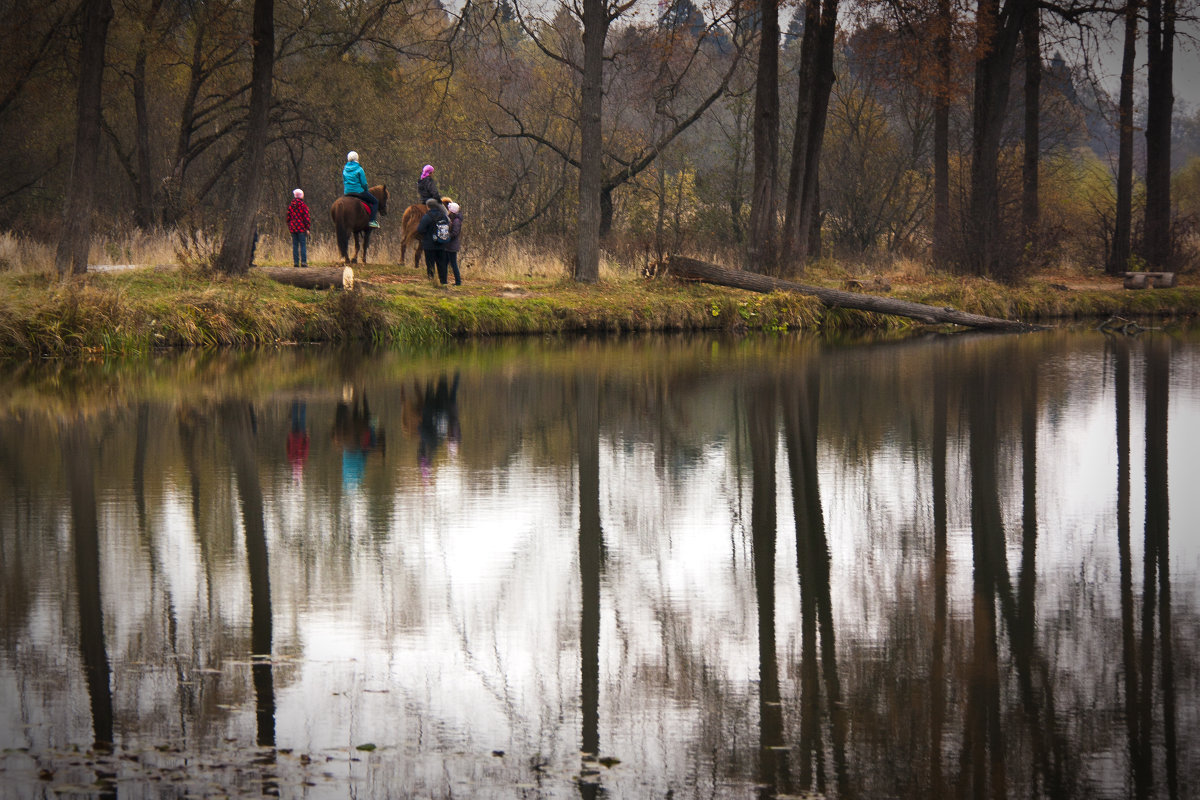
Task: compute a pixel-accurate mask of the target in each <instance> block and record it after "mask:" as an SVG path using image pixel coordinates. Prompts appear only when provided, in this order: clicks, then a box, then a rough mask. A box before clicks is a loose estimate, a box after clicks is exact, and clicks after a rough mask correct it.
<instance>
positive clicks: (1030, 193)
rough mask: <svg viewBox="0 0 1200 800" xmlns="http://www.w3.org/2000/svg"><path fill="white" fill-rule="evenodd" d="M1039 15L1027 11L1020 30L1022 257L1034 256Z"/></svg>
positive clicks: (1036, 190) (1035, 235)
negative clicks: (1022, 61) (1022, 78)
mask: <svg viewBox="0 0 1200 800" xmlns="http://www.w3.org/2000/svg"><path fill="white" fill-rule="evenodd" d="M1041 25H1042V20H1041V15H1040V13H1039V12H1038V9H1037V7H1036V6H1035V7H1033V8H1032V9H1030V10H1029V12H1028V13H1027V14H1026V17H1025V25H1024V27H1023V30H1022V43H1023V44H1024V46H1025V153H1024V156H1025V157H1024V161H1023V163H1022V165H1021V195H1022V196H1021V228H1022V231H1023V232H1024V234H1025V257H1026V258H1027V259H1028V258H1030V257H1034V256H1036V254H1037V248H1038V222H1039V219H1040V216H1041V214H1040V212H1039V208H1038V168H1039V161H1040V159H1039V155H1040V153H1039V142H1038V139H1039V136H1038V134H1039V128H1040V119H1039V116H1040V111H1041V108H1040V105H1041V97H1042V40H1041Z"/></svg>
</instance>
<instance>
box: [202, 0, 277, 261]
mask: <svg viewBox="0 0 1200 800" xmlns="http://www.w3.org/2000/svg"><path fill="white" fill-rule="evenodd" d="M253 29H254V30H253V33H254V60H253V69H252V71H251V76H250V115H249V119H248V124H247V132H246V147H245V152H246V157H245V160H244V161H243V162H242V164H241V173H242V180H241V181H240V183H239V184H238V188H239V189H240V191H239V192H238V197H237V200H236V202H235V203H234V206H233V214H232V215H231V216H230V218H229V223H228V226H227V228H226V233H225V241H224V242H223V243H222V244H221V252H220V253H219V254H218V255H217V263H216V268H217V270H219V271H220V272H223V273H225V274H227V275H244V274H245V273H246V271H247V270H248V269H250V259H251V248H252V247H253V246H254V233H255V223H254V217H255V215H256V214H257V212H258V201H259V192H260V190H261V188H262V173H263V160H264V154H265V152H266V149H267V121H268V120H267V116H268V112H269V111H270V109H271V76H272V72H273V69H274V65H275V0H254V23H253Z"/></svg>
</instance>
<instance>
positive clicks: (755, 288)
mask: <svg viewBox="0 0 1200 800" xmlns="http://www.w3.org/2000/svg"><path fill="white" fill-rule="evenodd" d="M668 272H669V273H670V274H672V275H674V276H675V277H677V278H683V279H684V280H693V281H702V282H704V283H715V284H717V285H718V286H732V287H733V288H735V289H746V290H748V291H751V292H764V293H765V292H797V293H799V294H806V295H812V296H814V297H816V298H817V299H818V300H820V301H821V302H822V303H824V304H825V305H827V306H829V307H830V308H855V309H858V310H860V311H873V312H875V313H877V314H894V315H896V316H899V317H908V318H910V319H915V320H920V321H921V322H927V323H930V324H935V323H951V324H954V325H965V326H967V327H970V328H983V329H987V330H998V331H1037V330H1044V329H1045V328H1044V327H1043V326H1041V325H1031V324H1029V323H1027V322H1020V321H1018V320H1011V319H999V318H996V317H985V316H981V315H979V314H968V313H966V312H964V311H958V310H957V309H953V308H950V307H949V306H942V307H939V306H930V305H925V304H924V303H913V302H910V301H908V300H897V299H896V298H894V297H878V296H876V295H871V294H863V293H862V292H846V291H842V290H840V289H823V288H821V287H819V286H806V285H804V284H802V283H793V282H792V281H785V280H781V279H779V278H771V277H769V276H767V275H758V274H756V273H753V272H744V271H742V270H737V269H726V268H725V267H719V266H717V265H716V264H710V263H708V262H707V261H698V260H696V259H694V258H685V257H684V256H671V260H670V264H669V266H668Z"/></svg>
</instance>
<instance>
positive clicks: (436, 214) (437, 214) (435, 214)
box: [417, 206, 449, 250]
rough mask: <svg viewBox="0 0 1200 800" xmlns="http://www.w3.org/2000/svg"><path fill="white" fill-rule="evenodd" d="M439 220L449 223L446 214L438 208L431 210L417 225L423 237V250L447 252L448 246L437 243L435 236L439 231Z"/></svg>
mask: <svg viewBox="0 0 1200 800" xmlns="http://www.w3.org/2000/svg"><path fill="white" fill-rule="evenodd" d="M438 220H446V221H449V220H448V219H447V217H446V212H445V211H443V210H442V209H441V207H440V206H439V207H438V208H431V209H429V210H428V211H426V212H425V216H423V217H421V221H420V222H418V223H417V233H418V234H419V235H420V237H421V249H422V250H445V249H446V245H445V244H443V243H442V242H435V241H434V240H433V234H434V232H435V231H437V224H438Z"/></svg>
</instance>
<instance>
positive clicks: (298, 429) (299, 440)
mask: <svg viewBox="0 0 1200 800" xmlns="http://www.w3.org/2000/svg"><path fill="white" fill-rule="evenodd" d="M305 408H306V404H305V403H304V402H303V401H301V400H293V401H292V425H291V428H290V429H289V430H288V435H287V459H288V463H289V464H291V465H292V479H293V480H295V481H297V482H299V480H300V476H301V475H302V474H303V473H304V462H305V461H306V460H307V459H308V428H307V426H306V425H305V424H304V416H305Z"/></svg>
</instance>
